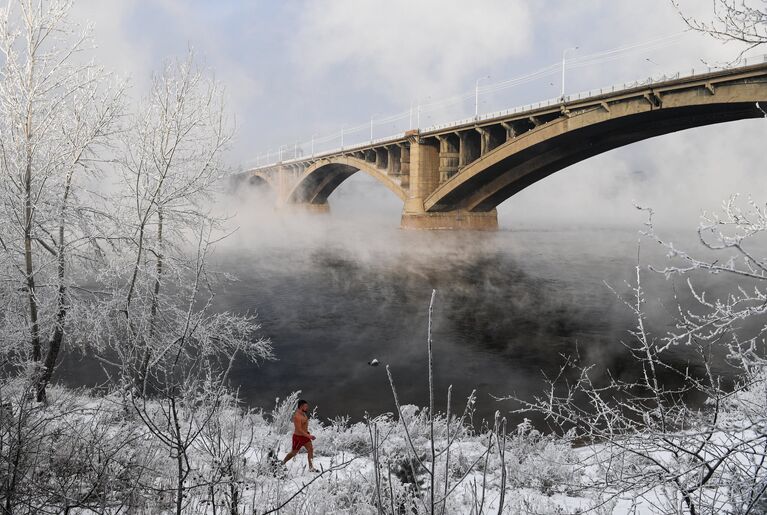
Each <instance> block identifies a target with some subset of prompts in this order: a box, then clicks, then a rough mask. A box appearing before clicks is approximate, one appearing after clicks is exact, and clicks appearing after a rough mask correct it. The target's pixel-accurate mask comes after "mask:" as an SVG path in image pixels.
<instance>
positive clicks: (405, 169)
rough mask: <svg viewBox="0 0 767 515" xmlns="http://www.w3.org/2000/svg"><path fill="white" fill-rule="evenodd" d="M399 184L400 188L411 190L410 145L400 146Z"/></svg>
mask: <svg viewBox="0 0 767 515" xmlns="http://www.w3.org/2000/svg"><path fill="white" fill-rule="evenodd" d="M399 157H400V159H399V163H400V167H399V173H400V178H399V183H400V186H402V187H403V188H405V189H408V188H410V146H409V145H400V146H399Z"/></svg>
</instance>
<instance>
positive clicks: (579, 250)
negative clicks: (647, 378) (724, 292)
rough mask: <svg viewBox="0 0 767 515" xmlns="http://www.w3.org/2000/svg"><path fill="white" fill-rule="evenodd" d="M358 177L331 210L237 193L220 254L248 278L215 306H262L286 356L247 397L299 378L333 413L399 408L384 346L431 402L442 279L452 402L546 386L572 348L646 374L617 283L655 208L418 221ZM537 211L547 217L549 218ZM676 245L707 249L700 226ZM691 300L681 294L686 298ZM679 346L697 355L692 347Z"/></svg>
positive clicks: (266, 326)
mask: <svg viewBox="0 0 767 515" xmlns="http://www.w3.org/2000/svg"><path fill="white" fill-rule="evenodd" d="M572 172H573V171H568V172H566V173H572ZM586 173H588V172H586ZM358 176H359V177H358ZM358 176H355V177H353V178H352V179H350V180H349V181H347V183H345V184H344V185H342V187H341V188H339V190H338V191H337V192H336V193H334V195H333V196H331V209H332V213H331V214H330V215H308V214H301V213H295V212H282V211H275V209H274V199H273V198H271V197H270V194H269V192H265V191H259V190H255V189H245V190H241V191H240V192H239V193H238V195H237V198H236V205H235V204H234V203H232V202H235V201H234V200H233V201H232V202H230V204H229V205H228V207H229V208H233V209H236V211H237V215H236V216H235V218H234V221H235V222H236V223H237V224H238V225H239V226H240V229H239V230H238V231H237V232H236V233H235V234H234V235H233V236H232V237H230V238H229V239H227V240H226V241H225V242H224V244H223V245H222V246H221V248H219V250H218V253H217V258H216V259H217V261H218V265H219V266H221V267H223V268H224V269H226V270H227V271H230V272H232V273H234V274H235V275H237V276H239V277H240V281H239V282H237V283H234V284H232V285H229V286H228V287H227V288H226V289H225V291H223V292H222V293H221V294H220V295H219V296H218V302H219V307H221V308H228V309H235V310H240V311H244V310H251V311H253V310H256V311H258V312H259V315H260V318H261V321H262V323H263V332H264V334H265V335H266V336H268V337H270V338H271V339H272V341H273V343H274V347H275V353H276V355H277V357H278V359H279V361H277V362H274V363H267V364H264V365H262V366H261V367H259V368H254V367H247V368H246V367H243V368H240V369H238V370H237V371H236V374H235V376H234V380H235V382H236V383H237V384H239V385H240V388H241V390H240V392H241V394H242V396H243V398H244V399H246V400H247V401H248V402H249V403H251V404H253V405H259V406H268V405H270V404H271V402H272V401H273V399H274V398H275V397H277V396H279V397H283V396H285V395H287V394H288V393H289V392H290V391H293V390H302V391H303V392H304V393H303V395H304V396H305V397H307V398H310V399H312V403H313V404H317V405H319V410H320V415H321V416H324V417H331V416H335V415H340V414H350V415H352V416H353V417H360V416H362V415H363V414H364V412H365V411H368V412H370V413H380V412H385V411H391V410H392V408H393V405H392V400H391V393H390V391H389V387H388V382H387V380H386V375H385V371H384V369H383V367H379V368H372V367H369V366H368V365H367V362H368V361H369V360H370V359H372V358H373V357H376V358H378V359H379V360H380V361H381V362H382V363H385V364H390V365H391V368H392V371H393V373H394V377H395V381H397V387H398V390H399V394H400V396H401V400H402V402H405V403H415V404H419V405H424V404H426V403H427V402H428V392H427V389H426V384H427V383H426V381H427V379H426V377H427V376H426V347H425V342H426V327H427V308H428V300H429V296H430V293H431V289H432V288H436V289H437V290H438V295H437V305H436V310H435V318H434V348H435V353H436V358H435V363H436V379H437V386H438V392H443V394H444V392H446V389H447V386H448V385H449V384H453V385H454V399H458V400H457V401H455V402H454V406H453V409H454V410H455V409H459V404H460V402H461V401H460V399H462V398H465V397H466V396H467V395H468V393H469V392H470V391H471V389H473V388H477V389H478V390H479V393H480V402H479V404H478V415H477V416H478V417H489V416H491V415H492V413H493V412H494V411H495V410H496V409H501V410H502V411H503V410H506V409H508V408H510V407H511V405H510V404H509V403H501V404H499V403H498V402H496V401H494V400H493V399H492V398H491V395H495V396H504V395H508V394H511V393H514V394H517V395H519V396H522V397H530V396H531V395H534V394H537V393H539V392H540V391H541V388H542V387H543V382H542V372H543V373H547V374H549V375H551V374H553V373H555V372H556V371H557V369H558V367H559V366H560V364H561V363H562V355H572V354H574V353H575V352H578V353H579V354H580V355H581V356H582V357H583V358H585V360H587V361H589V362H595V363H598V364H599V365H600V366H602V367H609V368H610V369H611V370H612V372H613V373H614V374H618V375H621V374H633V373H635V372H636V371H635V370H634V367H632V363H633V362H632V361H631V360H630V359H629V357H628V355H627V352H626V350H625V348H624V346H623V344H622V343H621V341H627V340H628V339H629V338H630V336H629V334H628V330H629V329H631V328H632V327H634V325H635V321H634V320H633V319H632V317H631V314H630V313H629V312H628V310H626V309H625V307H623V306H622V305H621V303H620V302H619V300H618V299H617V298H616V297H615V295H614V294H613V293H612V292H611V291H610V290H609V289H608V287H607V286H606V285H605V282H606V283H608V284H609V285H610V286H612V287H613V288H615V289H616V290H617V291H618V292H619V293H620V294H621V295H624V296H628V295H630V288H629V283H630V282H631V281H633V276H634V267H635V266H636V264H637V252H638V247H637V242H638V230H639V229H641V228H642V221H643V220H644V219H643V216H642V215H641V213H639V212H638V211H636V210H635V209H634V208H633V206H632V205H631V203H630V202H628V201H626V205H625V207H624V210H625V212H626V215H625V220H627V221H628V220H633V221H634V223H633V225H632V224H630V223H625V224H624V225H623V226H622V227H621V226H620V225H619V224H618V226H615V225H616V224H614V225H613V227H601V228H595V227H593V226H592V227H584V226H583V225H584V224H578V221H579V220H578V216H574V217H572V218H573V219H575V223H571V224H564V223H560V224H559V226H558V227H557V226H553V227H551V228H549V229H542V228H540V227H538V228H527V229H525V228H524V221H520V222H521V223H519V224H517V223H515V220H514V219H513V215H514V214H515V210H516V207H515V206H512V207H511V209H508V208H507V209H506V210H501V223H502V225H506V227H509V225H511V226H512V227H514V230H508V229H506V230H501V231H499V232H497V233H489V234H488V233H447V232H410V231H402V230H400V229H399V228H398V224H399V214H400V209H401V206H400V205H399V203H398V201H397V200H396V199H395V198H394V197H393V196H392V195H391V194H390V193H389V192H388V191H387V190H385V189H384V188H383V187H380V186H378V185H377V184H375V183H373V182H372V181H371V180H369V179H366V178H365V177H364V176H362V175H361V174H358ZM551 179H553V178H551ZM551 179H549V180H551ZM627 180H635V178H632V177H631V176H629V177H628V178H627ZM642 180H643V181H649V179H642ZM544 182H545V181H544ZM649 182H652V181H649ZM638 184H639V185H640V186H642V184H645V183H644V182H639V183H638ZM555 186H556V185H555ZM634 186H636V184H635V185H634ZM653 187H654V186H653ZM531 189H532V188H531ZM635 191H636V188H635ZM512 203H513V202H512ZM512 203H510V204H512ZM610 204H611V201H610V200H609V199H607V200H606V201H604V200H603V202H602V204H601V206H597V207H592V208H591V209H592V210H594V209H605V206H608V208H609V206H610ZM509 215H512V216H509ZM613 218H614V217H613ZM526 221H527V222H528V223H529V222H531V221H532V222H533V223H529V226H532V227H535V226H536V223H535V222H537V221H539V220H536V219H535V218H534V217H531V218H528V219H527V220H526ZM519 225H521V226H522V228H517V226H519ZM579 225H580V227H579ZM605 225H609V224H605ZM674 234H675V235H676V234H677V233H674ZM675 241H679V240H678V239H677V238H675ZM680 244H685V245H689V246H690V248H694V247H695V245H696V242H695V233H694V226H692V227H689V228H688V230H687V231H686V235H684V236H683V237H682V241H681V242H680ZM641 253H642V257H641V260H642V262H643V263H644V264H648V263H663V262H664V257H663V253H662V251H661V249H659V248H658V247H657V246H655V245H651V244H650V243H649V242H644V243H643V244H642V248H641ZM643 275H644V281H645V286H646V287H647V289H648V291H650V292H651V298H650V299H649V302H648V307H647V309H648V312H649V315H650V319H651V322H650V326H651V331H652V332H653V333H654V334H656V335H659V336H660V335H662V334H663V332H664V331H665V330H666V329H667V327H668V324H669V323H670V322H671V318H670V314H669V309H673V307H674V302H673V299H672V293H673V290H672V287H673V286H674V285H673V284H671V283H670V282H667V281H666V280H665V279H664V278H662V277H660V276H658V275H657V274H653V273H650V272H643ZM677 286H680V285H677ZM708 286H709V287H711V288H712V289H713V290H714V291H716V289H717V285H716V284H708ZM680 290H683V288H680ZM687 297H688V296H687ZM687 297H686V293H685V292H684V291H682V292H681V298H682V301H683V302H688V301H689V298H687ZM670 357H671V358H672V359H673V360H675V361H676V362H678V363H680V364H683V363H687V362H688V361H689V362H690V363H693V364H695V363H696V360H697V358H696V357H694V356H691V355H690V351H689V349H675V350H672V352H671V354H670ZM719 365H720V366H723V362H720V363H719ZM438 407H439V409H444V407H445V406H444V399H442V400H441V401H440V405H439V406H438Z"/></svg>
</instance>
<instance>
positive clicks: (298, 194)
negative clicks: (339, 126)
mask: <svg viewBox="0 0 767 515" xmlns="http://www.w3.org/2000/svg"><path fill="white" fill-rule="evenodd" d="M360 171H361V172H363V173H366V174H368V175H370V176H371V177H373V178H374V179H375V180H376V181H377V182H379V183H381V184H383V185H384V186H386V188H388V189H389V190H390V191H391V192H392V193H394V194H395V195H397V197H399V199H400V200H402V202H405V200H406V199H407V191H406V190H405V189H404V188H403V187H402V185H401V181H400V180H398V179H396V178H393V177H392V176H391V175H388V174H387V173H386V170H385V169H384V170H381V169H380V168H379V167H377V166H376V165H375V163H370V162H368V161H366V160H364V159H363V158H360V157H354V156H346V155H343V156H335V157H331V158H326V159H321V160H318V161H316V162H314V163H312V164H311V165H310V166H308V167H307V168H306V169H305V170H304V171H303V173H302V174H301V176H300V177H299V178H298V179H297V181H296V183H295V184H294V185H293V187H292V188H291V189H290V191H289V192H288V194H287V199H286V202H287V203H288V204H308V205H309V206H310V207H313V208H314V209H315V210H318V209H321V208H320V206H323V205H327V202H328V197H329V196H330V195H331V194H332V193H333V192H334V191H335V190H336V188H338V187H339V186H340V185H341V184H342V183H343V182H344V181H345V180H346V179H348V178H349V177H351V176H352V175H354V174H355V173H357V172H360Z"/></svg>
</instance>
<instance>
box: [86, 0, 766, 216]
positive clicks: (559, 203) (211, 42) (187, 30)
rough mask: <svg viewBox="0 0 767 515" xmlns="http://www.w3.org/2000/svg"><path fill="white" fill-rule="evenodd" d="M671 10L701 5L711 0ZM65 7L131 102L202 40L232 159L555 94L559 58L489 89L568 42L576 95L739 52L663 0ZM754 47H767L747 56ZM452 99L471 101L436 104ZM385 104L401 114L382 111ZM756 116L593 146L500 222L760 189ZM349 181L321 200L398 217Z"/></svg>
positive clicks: (558, 54) (689, 205)
mask: <svg viewBox="0 0 767 515" xmlns="http://www.w3.org/2000/svg"><path fill="white" fill-rule="evenodd" d="M681 5H682V8H683V9H685V11H686V13H687V14H690V15H693V16H699V17H701V18H705V17H707V16H709V15H710V12H709V9H710V7H711V3H710V2H700V1H696V0H682V1H681ZM73 16H74V17H75V19H76V20H78V21H88V22H90V23H92V24H93V30H94V36H95V40H96V43H97V48H96V50H95V52H96V57H97V58H98V59H99V60H101V62H103V63H105V65H106V66H107V67H108V68H110V69H112V70H113V71H115V72H116V73H118V74H120V75H121V76H124V77H129V78H130V80H131V82H132V84H133V89H132V94H133V95H134V97H136V98H138V97H140V96H141V95H143V94H144V92H145V91H146V89H147V87H148V84H149V81H150V79H151V76H152V73H154V72H155V71H157V70H158V69H159V68H160V67H161V66H162V63H163V61H165V60H167V59H173V58H177V57H182V56H183V55H184V54H185V53H186V51H187V50H188V49H189V48H192V49H194V51H195V53H196V54H197V55H198V57H199V58H200V59H201V60H202V61H203V62H204V65H205V67H207V68H208V69H209V70H210V72H211V73H213V74H215V76H216V78H217V79H218V80H219V81H220V82H221V83H222V84H223V85H224V87H225V89H226V91H227V95H228V102H229V107H230V109H231V110H232V112H233V114H234V116H235V118H236V123H237V136H236V139H235V141H234V143H233V145H232V148H231V150H230V152H229V154H228V161H229V163H230V164H231V165H232V166H233V167H235V168H237V167H247V166H249V165H251V164H253V162H254V160H255V159H257V157H258V156H259V155H262V154H263V153H265V152H266V151H267V150H269V151H270V152H272V153H274V152H275V149H277V148H279V147H280V146H282V145H286V146H288V147H291V148H292V147H293V146H294V145H298V144H302V143H301V142H303V144H304V145H307V144H308V143H307V142H308V141H309V140H310V139H311V138H312V136H314V137H315V139H316V140H317V141H321V140H322V138H323V137H324V136H326V135H336V134H339V133H340V130H341V129H342V128H350V127H359V130H357V131H356V133H351V134H347V135H346V138H347V144H348V142H349V141H350V140H352V141H353V139H354V138H360V139H366V138H368V137H369V124H370V120H371V118H372V119H373V122H374V131H375V137H382V136H386V135H389V134H393V133H395V132H399V131H400V130H404V129H406V128H408V126H410V125H412V124H414V121H413V119H412V117H410V116H409V114H410V113H411V112H413V110H414V109H415V110H416V111H421V114H420V117H419V118H420V120H419V121H420V123H419V124H418V125H420V126H421V127H425V126H429V125H432V124H434V123H437V122H439V121H447V119H451V118H452V119H455V118H462V117H466V116H469V115H470V114H473V109H474V104H473V102H474V98H473V92H474V88H475V85H476V84H477V81H478V80H479V83H480V84H481V86H482V88H483V89H481V91H483V94H482V95H481V96H480V104H479V110H480V111H481V112H489V111H493V110H499V109H505V108H508V107H514V106H518V105H523V104H527V103H531V102H537V101H540V100H545V99H549V98H554V97H557V96H558V95H559V92H560V88H561V77H560V70H559V69H558V68H552V69H551V73H549V74H547V75H545V76H543V77H541V78H540V79H537V80H534V81H530V82H527V83H525V84H521V85H519V86H516V87H511V88H505V89H502V90H501V91H496V92H490V91H488V90H490V89H492V87H493V85H495V84H498V83H502V82H503V81H508V80H510V79H514V78H517V77H520V76H524V75H527V74H529V73H531V72H535V71H537V70H541V69H543V68H546V67H549V66H552V65H556V64H557V63H559V62H560V60H561V58H562V52H563V50H564V49H567V48H573V47H577V49H575V50H570V51H568V58H569V59H570V60H571V61H570V62H571V64H570V66H569V67H568V68H567V72H566V73H567V75H566V89H567V92H568V93H575V92H578V91H585V90H589V89H594V88H600V87H603V86H609V85H612V84H621V83H623V82H630V81H633V80H637V79H645V78H647V77H651V76H652V77H660V76H662V75H663V74H668V75H671V74H672V73H674V72H676V71H683V72H686V71H689V70H690V69H691V68H697V69H702V68H705V67H707V66H717V65H721V64H724V63H727V62H729V61H731V60H732V59H733V58H734V57H735V56H737V55H738V53H739V52H740V51H741V50H742V49H741V48H740V47H738V46H736V45H735V44H727V45H724V44H722V43H721V42H719V41H716V40H713V39H711V38H709V37H706V36H704V35H701V34H696V33H691V32H689V31H688V32H685V29H686V25H685V24H684V22H683V21H682V19H681V18H680V16H679V15H678V13H677V12H676V11H675V9H674V7H673V5H672V3H671V1H670V0H643V1H642V2H636V1H634V0H581V1H578V2H573V1H565V0H560V1H551V0H549V1H540V0H539V1H533V0H482V1H477V2H465V1H457V0H419V1H413V0H410V1H406V0H388V1H387V2H380V1H379V2H373V1H369V0H311V1H309V0H292V1H290V2H285V1H277V0H251V1H234V0H218V1H204V0H152V1H149V0H111V1H109V2H104V1H103V0H78V1H76V3H75V9H74V13H73ZM632 48H633V49H632ZM615 49H624V50H623V51H620V52H617V53H616V54H614V56H615V58H613V59H611V60H605V59H601V60H599V59H597V62H596V63H593V62H590V61H588V59H587V56H593V55H594V54H596V53H599V52H603V51H608V50H615ZM761 53H767V48H765V49H756V50H754V51H752V52H751V54H753V55H757V54H761ZM579 60H580V64H579ZM574 64H579V65H578V66H573V65H574ZM456 95H464V96H465V97H466V98H465V99H464V100H463V101H462V102H459V103H458V104H457V105H454V106H447V107H445V106H443V105H440V104H441V101H442V99H446V98H450V97H454V96H456ZM435 104H436V106H435ZM419 105H424V106H429V105H431V106H432V107H431V108H428V107H424V109H420V108H418V107H416V108H414V106H419ZM391 115H399V118H398V119H397V120H394V121H391V120H388V121H379V122H376V119H378V120H384V119H386V118H387V117H391ZM765 123H767V121H766V120H750V121H740V122H734V123H730V124H725V125H721V126H712V127H706V128H700V129H694V130H690V131H685V132H681V133H677V134H673V135H667V136H663V137H660V138H655V139H652V140H647V141H644V142H640V143H637V144H633V145H630V146H628V147H624V148H621V149H617V150H614V151H611V152H608V153H606V154H603V155H601V156H597V157H595V158H592V159H589V160H587V161H584V162H582V163H579V164H577V165H574V166H572V167H570V168H568V169H566V170H563V171H562V172H559V173H557V174H554V175H553V176H551V177H549V178H547V179H545V180H543V181H540V182H539V183H537V184H535V185H533V186H531V187H530V188H528V189H526V190H524V191H523V192H521V193H519V194H518V195H516V196H515V197H513V198H512V199H509V200H507V201H506V202H504V203H503V204H502V205H501V206H500V207H499V216H500V219H501V223H502V226H509V225H518V224H521V225H523V226H524V225H536V224H548V223H596V224H599V223H604V224H608V225H609V224H610V223H616V221H620V222H625V223H636V222H637V221H638V220H640V219H641V215H639V214H638V213H637V211H636V210H635V209H634V208H633V204H634V203H635V202H637V203H641V204H643V205H651V206H652V207H654V208H655V209H656V211H658V212H659V218H660V219H661V220H663V221H664V222H665V223H669V224H690V223H693V224H694V223H695V220H696V219H697V217H698V214H699V213H700V212H701V211H702V210H711V209H715V208H716V207H717V206H718V205H719V204H720V202H721V201H722V200H724V199H725V198H726V197H727V196H729V195H731V194H734V193H741V194H744V195H748V194H753V195H755V196H757V195H760V194H761V193H762V192H764V191H767V188H765V186H767V176H765V174H763V173H762V171H763V164H762V154H763V152H762V147H763V142H764V139H765V135H766V134H765V133H766V131H765V128H766V127H767V125H765ZM338 143H340V142H339V141H338V140H335V139H333V138H332V137H331V138H329V139H327V141H326V142H325V144H326V145H330V146H336V145H337V144H338ZM319 145H320V143H318V146H319ZM347 182H348V183H349V184H348V185H347V184H344V185H342V186H341V187H340V188H339V190H338V191H337V192H336V193H334V195H333V196H332V197H331V199H330V202H331V206H332V205H333V203H334V202H337V203H344V202H346V203H349V204H350V205H351V208H350V209H352V210H353V209H359V210H376V209H377V210H380V211H381V212H382V213H385V214H388V216H391V218H392V220H394V223H396V221H397V217H398V213H399V210H400V209H401V206H400V205H399V201H398V199H396V198H395V197H394V196H393V195H391V194H390V193H389V192H388V190H386V188H384V187H383V186H381V185H378V184H376V183H375V182H373V180H372V179H370V178H367V177H365V176H364V175H363V174H361V173H360V174H356V175H355V176H354V177H353V178H352V179H349V181H347ZM355 202H356V203H355ZM355 206H356V207H355Z"/></svg>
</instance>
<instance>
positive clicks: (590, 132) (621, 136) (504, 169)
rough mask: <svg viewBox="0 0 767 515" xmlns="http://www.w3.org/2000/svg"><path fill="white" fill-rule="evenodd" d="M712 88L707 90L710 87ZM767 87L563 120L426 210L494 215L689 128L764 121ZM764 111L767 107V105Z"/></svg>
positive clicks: (474, 169) (622, 106) (621, 105)
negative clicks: (529, 194) (594, 162)
mask: <svg viewBox="0 0 767 515" xmlns="http://www.w3.org/2000/svg"><path fill="white" fill-rule="evenodd" d="M704 91H705V90H704ZM759 101H767V82H761V83H753V84H740V85H730V86H725V87H723V88H721V89H719V90H717V92H716V94H709V93H707V92H706V93H702V92H701V91H700V90H691V91H687V92H682V93H675V94H674V95H668V96H659V97H658V99H657V100H656V102H657V104H656V103H654V102H652V100H651V99H646V98H641V99H637V98H634V99H627V100H625V101H618V102H613V103H611V104H609V105H607V104H605V105H604V106H599V107H591V108H590V109H587V110H584V111H582V112H579V113H574V114H572V115H571V116H565V117H560V118H557V119H555V120H553V121H551V122H549V123H546V124H543V125H541V126H539V127H536V128H534V129H533V130H530V131H528V132H526V133H524V134H522V135H520V136H518V137H516V138H512V139H510V140H509V141H507V142H505V143H504V144H502V145H500V146H498V147H496V148H495V149H493V150H492V151H489V152H487V153H486V154H484V155H482V156H481V157H479V158H478V159H476V160H475V161H473V162H472V163H471V164H470V165H468V166H467V167H465V168H464V169H462V170H461V171H460V173H458V174H456V175H455V176H453V177H452V178H451V179H450V180H448V181H445V182H443V183H442V184H440V185H439V186H438V187H437V188H436V189H435V190H434V192H433V193H431V194H430V195H429V196H428V197H427V198H426V199H425V200H424V210H425V211H426V212H444V211H453V210H456V209H462V210H466V211H468V212H489V211H491V210H493V209H495V207H496V206H497V205H498V204H500V203H501V202H503V201H505V200H507V199H508V198H510V197H511V196H513V195H514V194H516V193H518V192H519V191H521V190H523V189H524V188H526V187H528V186H530V185H532V184H534V183H535V182H538V181H539V180H541V179H543V178H545V177H548V176H549V175H551V174H553V173H555V172H557V171H560V170H562V169H564V168H566V167H568V166H570V165H572V164H575V163H578V162H580V161H583V160H585V159H588V158H590V157H593V156H595V155H598V154H601V153H604V152H607V151H609V150H613V149H615V148H618V147H622V146H625V145H628V144H631V143H635V142H637V141H641V140H645V139H649V138H653V137H657V136H661V135H664V134H669V133H672V132H677V131H681V130H686V129H691V128H695V127H701V126H705V125H713V124H717V123H724V122H730V121H735V120H742V119H748V118H760V117H764V116H765V115H764V111H762V108H761V107H760V106H759V105H757V103H758V102H759ZM763 108H764V109H765V110H767V102H765V103H764V106H763Z"/></svg>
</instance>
